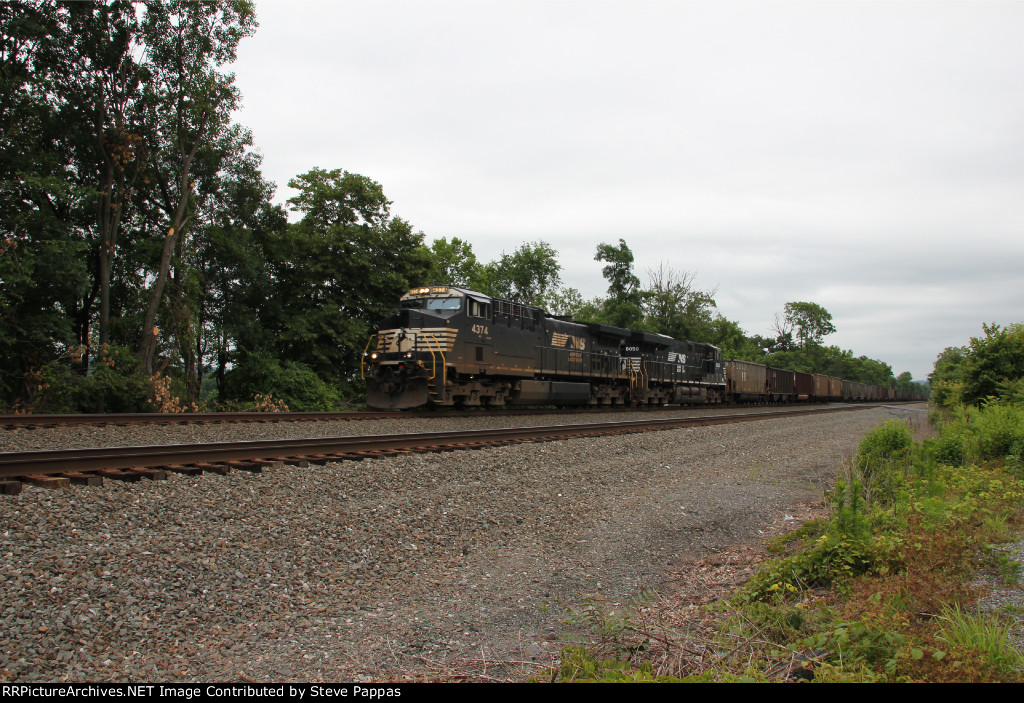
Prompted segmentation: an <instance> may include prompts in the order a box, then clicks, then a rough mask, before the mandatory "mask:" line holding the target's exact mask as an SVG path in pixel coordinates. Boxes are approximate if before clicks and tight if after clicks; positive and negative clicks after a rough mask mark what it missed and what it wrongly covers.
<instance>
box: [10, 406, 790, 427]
mask: <svg viewBox="0 0 1024 703" xmlns="http://www.w3.org/2000/svg"><path fill="white" fill-rule="evenodd" d="M724 407H728V406H722V405H706V406H705V405H691V406H664V407H657V406H651V407H643V408H627V407H622V406H615V407H599V408H589V407H588V408H495V409H485V408H474V409H469V410H386V411H378V410H373V411H349V412H283V413H276V412H263V413H260V412H237V413H235V412H216V413H97V414H66V415H28V414H22V415H0V430H16V429H23V430H32V429H40V428H52V427H65V426H69V425H83V426H88V427H108V426H127V425H216V424H226V423H238V422H335V421H345V422H351V421H360V420H385V419H389V418H403V417H405V418H408V417H416V418H421V417H475V416H501V415H554V414H559V415H564V414H567V413H580V414H587V413H593V414H601V413H610V412H634V413H635V412H647V413H657V412H670V411H678V410H680V409H689V408H692V409H701V408H706V409H716V408H724ZM744 407H746V406H744ZM750 407H767V406H750ZM778 407H785V406H778ZM788 407H807V406H806V404H798V405H795V406H788Z"/></svg>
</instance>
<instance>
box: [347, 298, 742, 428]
mask: <svg viewBox="0 0 1024 703" xmlns="http://www.w3.org/2000/svg"><path fill="white" fill-rule="evenodd" d="M362 373H363V378H364V379H365V380H366V388H367V391H366V400H367V403H368V404H369V405H370V406H372V407H375V408H414V407H420V406H430V405H436V406H452V405H459V406H471V405H486V406H502V405H606V406H610V405H620V406H630V405H662V404H665V403H721V402H723V401H725V400H726V399H727V398H726V388H727V385H726V367H725V363H724V362H723V360H722V353H721V350H720V349H718V347H715V346H713V345H711V344H700V343H696V342H688V341H682V340H676V339H672V338H671V337H666V336H665V335H661V334H651V333H649V332H639V331H636V330H628V329H623V328H620V327H611V326H609V325H601V324H596V323H580V322H573V321H572V319H571V318H569V317H559V316H552V315H548V314H547V313H546V312H544V311H543V310H541V309H539V308H535V307H530V306H528V305H519V304H516V303H511V302H509V301H506V300H499V299H496V298H491V297H489V296H486V295H483V294H482V293H478V292H476V291H474V290H470V289H467V288H459V287H456V286H424V287H422V288H414V289H412V290H410V291H409V292H408V293H406V294H405V295H403V296H402V299H401V307H400V309H399V310H398V312H396V313H395V314H394V315H392V316H391V317H389V318H388V319H386V320H385V321H384V322H383V323H381V325H380V329H379V330H378V332H377V333H376V334H375V335H373V337H371V338H370V341H369V343H368V344H367V347H366V352H365V354H364V355H363V368H362Z"/></svg>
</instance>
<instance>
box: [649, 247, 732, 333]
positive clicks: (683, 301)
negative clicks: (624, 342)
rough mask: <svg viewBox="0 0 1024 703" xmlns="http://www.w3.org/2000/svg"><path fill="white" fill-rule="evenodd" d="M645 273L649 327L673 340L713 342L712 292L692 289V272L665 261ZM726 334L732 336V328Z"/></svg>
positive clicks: (713, 292) (714, 304)
mask: <svg viewBox="0 0 1024 703" xmlns="http://www.w3.org/2000/svg"><path fill="white" fill-rule="evenodd" d="M647 274H648V276H649V278H650V282H651V283H650V289H649V292H648V293H647V296H646V306H647V326H648V327H649V328H651V329H652V330H653V331H655V332H659V333H660V334H667V335H668V336H670V337H674V338H675V339H696V340H701V341H706V342H710V341H717V340H713V339H712V336H714V332H715V330H713V323H714V321H715V316H714V309H715V307H716V303H715V293H716V291H714V290H710V291H702V290H698V289H696V288H695V287H694V285H693V282H694V279H695V278H696V274H695V273H693V272H690V271H677V270H675V269H673V268H672V267H671V266H669V265H667V264H665V263H662V264H661V265H660V266H658V268H657V269H648V271H647ZM722 329H724V328H722V327H720V330H722ZM737 329H738V328H737ZM720 330H719V331H720ZM729 334H730V335H733V336H734V334H735V330H731V331H730V332H729Z"/></svg>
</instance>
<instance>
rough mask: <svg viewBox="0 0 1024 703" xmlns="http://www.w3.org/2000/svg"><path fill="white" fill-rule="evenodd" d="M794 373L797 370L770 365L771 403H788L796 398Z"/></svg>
mask: <svg viewBox="0 0 1024 703" xmlns="http://www.w3.org/2000/svg"><path fill="white" fill-rule="evenodd" d="M794 374H795V372H793V371H787V370H786V369H777V368H775V367H774V366H769V367H768V402H769V403H788V402H790V401H792V400H794V397H793V396H794V393H795V391H794Z"/></svg>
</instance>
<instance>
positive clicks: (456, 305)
mask: <svg viewBox="0 0 1024 703" xmlns="http://www.w3.org/2000/svg"><path fill="white" fill-rule="evenodd" d="M424 308H425V309H427V310H459V309H461V308H462V298H418V299H414V300H403V301H402V309H403V310H408V309H414V310H423V309H424Z"/></svg>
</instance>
